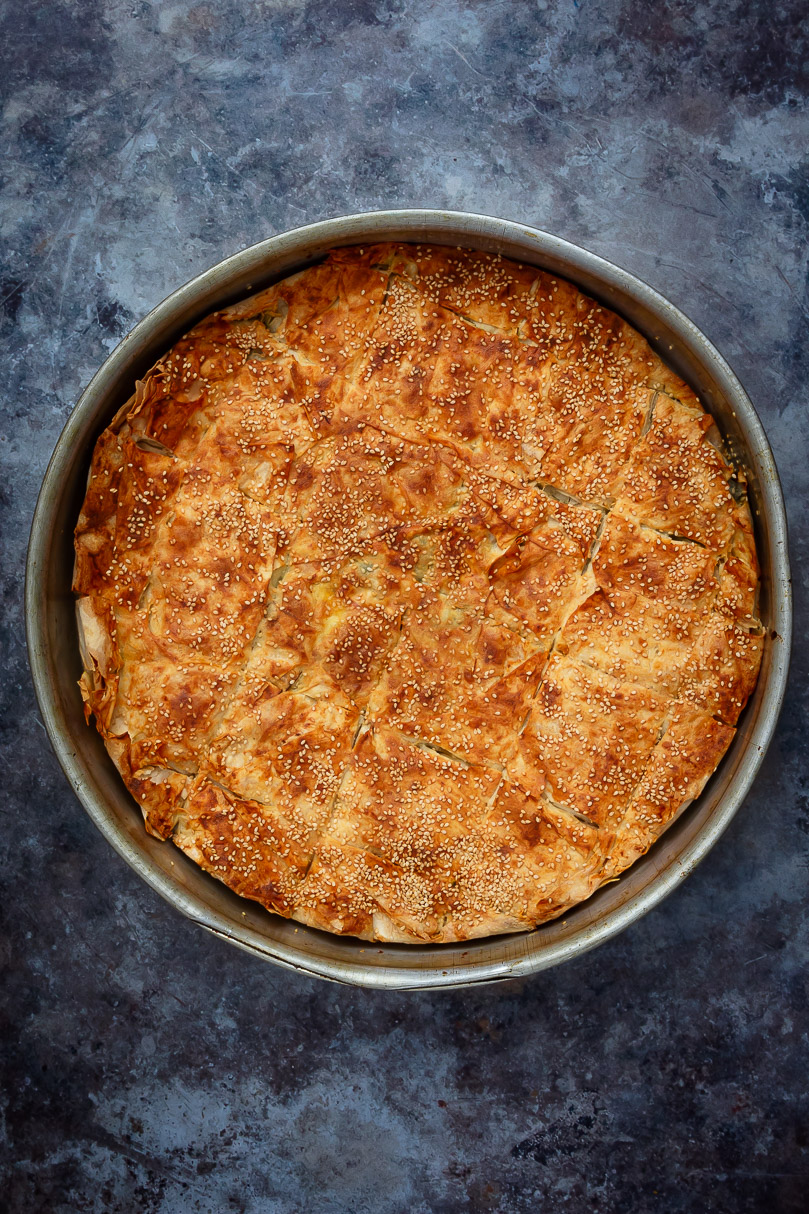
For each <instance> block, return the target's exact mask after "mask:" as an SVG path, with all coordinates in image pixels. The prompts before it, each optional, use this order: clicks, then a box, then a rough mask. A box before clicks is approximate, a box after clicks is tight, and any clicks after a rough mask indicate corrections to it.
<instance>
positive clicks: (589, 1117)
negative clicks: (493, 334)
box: [0, 0, 809, 1214]
mask: <svg viewBox="0 0 809 1214" xmlns="http://www.w3.org/2000/svg"><path fill="white" fill-rule="evenodd" d="M805 15H806V7H805V4H804V3H803V0H775V2H774V3H773V4H769V3H756V2H755V0H711V2H702V3H697V4H695V5H692V4H686V3H683V2H680V0H670V2H667V3H665V2H664V3H660V2H658V3H653V4H652V5H651V6H650V5H648V4H647V3H645V2H643V0H601V2H597V0H579V2H578V3H576V2H575V0H571V2H570V3H561V2H560V3H552V2H545V0H538V2H537V3H530V4H529V3H507V2H505V0H491V2H489V3H480V2H475V0H470V3H469V4H467V5H466V6H464V5H463V4H461V3H458V2H456V0H448V2H445V3H440V2H438V0H422V3H421V4H415V3H410V2H409V0H408V2H404V0H344V2H343V3H317V2H316V0H310V2H303V0H265V2H263V3H261V2H258V0H210V2H209V3H200V4H189V3H184V2H179V3H149V2H141V0H126V2H124V0H119V2H115V0H108V2H102V0H50V2H46V3H38V4H27V3H23V2H22V0H18V2H16V3H15V2H13V0H5V3H4V4H3V5H2V6H1V7H0V57H2V62H1V63H0V88H1V89H2V92H3V95H4V96H3V106H4V108H3V111H2V132H1V135H0V138H1V139H2V145H1V146H2V164H1V166H0V173H2V212H0V222H2V241H3V245H2V268H1V269H0V279H2V289H0V304H1V305H2V322H1V327H0V342H2V362H0V366H1V367H2V371H3V383H2V391H1V392H0V430H1V433H0V459H2V465H3V470H2V474H1V475H0V506H1V507H2V560H1V561H0V577H2V595H3V617H2V633H1V634H0V635H1V637H2V646H3V656H2V663H3V665H2V671H3V673H2V676H0V679H1V680H2V686H1V687H0V697H1V699H0V704H1V707H0V713H1V717H0V719H1V721H2V734H1V735H0V741H1V742H2V764H3V770H2V774H0V788H2V804H1V805H0V808H1V809H2V818H1V819H0V820H2V823H3V827H4V834H3V847H2V879H3V885H4V891H5V892H4V894H3V898H2V913H3V916H4V920H5V928H4V933H3V938H2V950H3V968H4V977H3V989H2V998H3V1020H4V1023H3V1025H2V1056H3V1073H4V1082H3V1085H2V1103H3V1113H4V1125H5V1128H4V1138H3V1142H4V1146H3V1151H4V1157H3V1163H2V1176H1V1177H0V1206H2V1208H4V1209H5V1208H7V1209H9V1210H12V1211H31V1210H36V1211H39V1210H48V1211H55V1212H57V1214H62V1212H65V1214H67V1212H68V1211H70V1212H72V1211H76V1210H92V1211H96V1210H97V1211H126V1212H127V1214H128V1212H129V1211H133V1210H138V1211H148V1212H154V1214H185V1211H192V1210H200V1211H208V1210H210V1211H227V1210H233V1211H245V1212H246V1211H250V1212H253V1211H256V1212H259V1211H260V1212H264V1211H267V1212H273V1214H275V1212H283V1214H286V1212H288V1211H289V1212H297V1211H304V1210H307V1211H308V1210H315V1211H317V1212H327V1214H344V1212H345V1214H348V1212H352V1214H366V1212H368V1214H404V1212H409V1211H429V1212H432V1211H440V1212H446V1214H450V1212H453V1214H454V1212H455V1211H546V1210H551V1211H555V1210H569V1211H573V1212H575V1214H578V1212H579V1211H589V1210H598V1211H600V1212H607V1211H621V1212H625V1211H629V1212H633V1211H637V1212H644V1211H648V1210H664V1211H703V1210H706V1209H709V1208H710V1209H713V1210H719V1211H758V1210H762V1209H768V1210H776V1211H782V1210H783V1211H799V1210H800V1211H802V1210H805V1209H806V1208H807V1204H809V1199H808V1198H807V1193H809V1095H808V1094H807V1071H808V1070H809V1066H808V1064H809V1049H807V1030H808V1029H809V1015H808V1014H807V994H808V993H809V989H808V987H809V984H808V981H807V968H806V967H807V960H808V959H809V941H808V940H807V924H808V923H809V915H808V914H807V884H808V883H809V793H808V792H807V755H809V745H808V744H807V725H808V724H809V722H808V721H807V708H808V707H809V700H808V697H807V682H806V676H807V656H808V655H807V642H806V636H805V634H806V628H807V624H809V615H808V614H807V582H806V572H805V571H806V567H807V555H809V554H807V523H808V522H809V518H807V483H808V482H809V476H808V475H807V433H809V419H808V418H807V388H806V384H807V378H809V357H808V356H807V343H806V332H807V293H806V283H807V273H806V272H807V228H808V227H809V174H808V173H807V166H808V165H809V159H808V157H809V123H808V122H807V79H806V68H807V61H808V60H809V42H808V40H807V28H806V23H805ZM802 18H803V19H804V24H803V27H802V26H801V20H802ZM408 204H411V205H437V206H441V207H445V206H451V207H458V208H468V209H471V210H477V211H485V212H490V213H494V214H498V215H505V216H507V217H510V218H518V219H523V220H525V221H527V222H529V223H532V224H535V225H537V226H539V227H543V228H548V229H550V230H552V231H555V232H557V233H559V234H560V235H562V236H565V237H568V238H571V239H573V240H575V241H578V242H580V243H581V244H584V245H585V246H586V247H588V248H590V249H592V250H594V251H596V252H598V253H601V254H604V255H605V256H607V257H609V258H611V259H613V260H615V261H617V262H618V263H619V264H621V265H624V266H626V267H628V268H629V269H631V270H633V271H635V272H636V273H638V274H639V275H641V277H643V278H645V279H647V280H648V281H649V282H651V283H652V284H653V285H654V286H655V287H657V288H659V289H660V290H661V291H663V292H664V293H665V294H667V295H668V296H669V297H670V298H671V299H673V300H674V302H675V303H677V304H679V305H680V306H681V307H682V308H683V309H684V310H685V311H686V312H687V313H688V314H689V315H690V316H691V317H692V318H693V319H694V320H695V321H696V323H697V324H698V325H700V326H701V327H702V328H703V329H704V330H705V331H706V332H707V334H708V335H709V336H710V337H711V338H712V339H713V340H714V341H715V342H716V344H717V345H718V346H719V348H720V350H721V351H722V352H723V353H724V354H725V355H726V357H727V358H728V359H729V361H730V362H731V364H732V366H733V367H734V368H735V369H736V371H737V372H738V374H739V375H740V377H741V379H742V381H743V382H744V384H745V385H746V387H747V389H748V391H749V392H750V394H751V396H752V398H753V401H754V403H755V404H756V406H757V408H758V409H759V411H760V413H761V416H762V418H763V420H764V422H765V425H766V429H767V432H768V435H769V438H770V440H771V442H772V445H773V447H774V449H775V454H776V458H777V460H778V464H779V467H780V470H781V474H782V477H783V480H784V485H785V489H786V493H787V499H788V505H789V511H790V522H791V527H792V552H793V559H794V563H795V574H796V595H797V621H798V623H797V636H796V641H797V644H796V654H795V661H794V669H793V678H792V685H791V692H790V695H789V701H788V705H787V708H786V711H785V713H784V715H783V719H782V723H781V726H780V729H779V733H778V737H777V740H776V742H775V744H774V745H773V747H772V749H771V751H770V754H769V756H768V758H767V760H766V763H765V766H764V769H763V771H762V773H761V775H760V777H759V779H758V781H757V783H756V786H755V789H754V791H753V793H752V795H751V796H750V797H749V799H748V801H747V803H746V805H745V807H744V809H743V810H742V811H741V812H740V814H739V815H738V817H737V819H736V820H735V822H734V823H733V825H732V827H731V829H730V830H729V831H728V833H727V835H726V836H725V837H724V838H723V839H722V841H721V843H720V844H719V845H718V846H717V847H716V849H715V850H714V852H713V853H712V854H711V856H710V857H709V859H708V860H707V861H706V862H705V863H704V864H703V865H702V866H701V867H700V868H699V870H698V871H697V872H696V873H695V874H694V875H693V876H691V877H690V879H689V880H688V881H687V882H686V884H685V885H684V886H683V887H682V888H681V889H680V890H679V892H678V893H677V894H675V895H674V896H673V897H672V898H670V899H669V900H668V902H666V903H664V904H663V905H662V906H661V907H659V908H658V909H657V910H656V911H654V912H653V913H652V914H651V915H649V916H648V917H647V918H646V919H645V920H643V921H642V922H641V923H639V924H638V925H636V926H635V927H633V928H632V929H631V930H630V931H628V932H626V933H625V934H624V935H623V936H622V937H620V938H619V939H617V940H614V941H612V942H611V943H610V944H608V945H606V946H604V947H602V948H601V949H600V950H598V951H597V952H595V953H591V954H589V955H588V956H586V957H584V958H583V959H582V960H580V961H578V962H577V963H575V964H570V965H568V966H566V967H563V968H560V969H558V970H556V971H552V972H549V973H545V974H542V975H540V976H538V977H537V978H536V979H534V980H533V981H528V982H523V983H520V984H518V985H514V984H512V985H504V986H499V987H494V988H486V989H477V990H473V991H471V992H470V993H454V994H451V993H445V994H443V995H440V996H430V995H412V994H411V995H391V994H369V993H364V992H362V991H356V990H351V989H342V988H338V987H333V986H328V985H325V984H323V983H320V982H317V981H315V980H307V979H306V978H303V977H296V976H293V975H290V974H288V973H284V972H282V971H280V970H277V969H274V968H272V967H271V966H269V965H266V964H261V963H260V962H258V961H255V960H253V959H251V958H249V957H247V956H245V955H242V954H240V953H238V952H236V951H235V950H234V949H232V948H230V947H229V946H228V945H226V944H225V943H222V942H220V941H218V940H215V939H214V938H212V937H208V936H207V935H205V934H203V932H202V931H201V930H200V929H198V928H196V927H193V926H192V925H191V924H190V923H187V922H185V921H184V920H183V919H181V918H180V917H179V916H178V915H177V914H176V913H175V912H173V911H172V910H171V909H170V908H169V907H167V906H166V905H164V904H163V903H162V902H161V901H160V900H159V899H158V898H157V896H156V895H155V894H153V893H152V892H151V891H150V890H149V889H148V888H146V887H145V886H144V885H143V884H141V883H140V881H139V880H138V879H137V878H136V877H135V876H134V875H133V873H131V872H130V870H129V869H128V868H127V867H126V866H125V865H124V863H123V862H122V861H121V860H119V859H118V858H117V856H116V855H115V854H114V853H113V852H112V851H111V849H110V848H109V846H108V845H107V844H106V843H105V842H104V840H103V839H102V838H101V836H100V835H99V834H98V833H97V832H96V830H95V828H94V827H93V826H92V825H91V823H90V821H89V819H88V818H87V817H86V816H85V814H84V812H83V810H82V809H81V807H80V806H79V804H78V802H77V801H76V799H75V798H74V796H73V795H72V793H71V792H70V790H69V788H68V786H67V784H66V781H65V779H64V778H63V776H62V774H61V772H60V771H59V769H58V767H57V764H56V761H55V760H54V758H53V756H52V754H51V751H50V748H49V745H48V742H47V739H46V737H45V734H44V732H43V729H42V726H41V724H40V723H39V721H38V718H37V712H36V709H35V706H34V699H33V694H32V690H31V686H30V681H29V677H28V672H27V664H26V657H25V643H24V635H23V623H22V612H21V601H22V584H23V563H24V555H25V544H26V539H27V533H28V527H29V522H30V517H31V512H32V509H33V506H34V500H35V496H36V492H37V488H38V485H39V481H40V479H41V476H42V473H43V471H44V468H45V464H46V462H47V459H48V456H49V454H50V452H51V449H52V447H53V444H54V442H55V441H56V438H57V436H58V434H59V431H60V429H61V427H62V425H63V423H64V421H65V418H66V417H67V415H68V412H69V410H70V408H71V406H72V405H73V403H74V401H75V400H76V397H77V395H78V393H79V392H80V390H81V388H82V387H83V385H84V384H85V383H86V382H87V380H88V379H89V377H90V375H91V374H92V372H93V370H94V368H96V367H97V366H98V364H99V363H100V362H101V361H102V359H103V358H104V357H105V355H106V354H107V352H108V351H109V350H110V349H111V348H112V347H113V345H114V344H115V343H116V342H117V341H118V339H119V338H120V337H121V336H122V335H123V334H124V333H125V332H126V331H127V329H128V328H129V327H130V326H131V325H132V324H133V323H134V322H135V321H136V320H137V319H138V318H139V317H140V316H142V315H143V314H144V313H145V312H146V311H147V310H148V309H149V308H150V307H151V306H152V305H153V304H154V303H156V302H157V301H158V300H160V299H161V298H162V297H163V296H164V295H166V294H167V293H168V292H169V291H171V290H172V289H173V288H174V287H176V286H178V285H179V284H180V283H182V282H183V281H185V280H186V279H187V278H189V277H190V276H191V275H192V274H194V273H196V272H197V271H199V270H202V269H203V268H205V267H206V266H208V265H210V264H211V263H213V262H215V261H217V260H218V259H219V258H221V257H222V256H224V255H225V254H228V253H231V252H233V251H234V250H236V249H238V248H239V247H240V246H243V245H245V244H248V243H252V242H253V241H256V240H258V239H260V238H262V237H265V236H268V235H270V234H272V233H274V232H277V231H281V230H283V229H284V228H287V227H291V226H295V225H297V224H299V223H302V222H305V221H308V220H314V219H318V218H322V217H326V216H329V215H335V214H339V213H342V212H346V211H354V210H362V209H372V208H375V207H380V206H390V205H408Z"/></svg>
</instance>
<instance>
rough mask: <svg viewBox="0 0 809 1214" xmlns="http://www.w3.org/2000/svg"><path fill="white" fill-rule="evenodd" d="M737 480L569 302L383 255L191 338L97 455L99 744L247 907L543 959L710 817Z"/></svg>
mask: <svg viewBox="0 0 809 1214" xmlns="http://www.w3.org/2000/svg"><path fill="white" fill-rule="evenodd" d="M757 582H758V572H757V563H756V554H755V547H754V541H753V531H752V526H751V518H750V512H749V509H748V505H747V501H746V496H745V491H744V481H743V476H742V474H741V473H740V472H738V471H734V470H733V468H732V467H731V466H730V464H729V463H728V460H727V459H726V458H725V456H724V454H723V452H722V448H721V442H720V440H719V435H718V432H717V431H716V427H715V426H714V425H713V423H712V419H711V418H710V416H708V415H707V414H706V413H705V411H704V410H703V408H702V406H701V405H700V403H699V401H698V400H697V398H696V397H695V396H694V394H693V393H692V392H691V391H690V389H689V388H688V387H687V386H686V385H685V384H684V383H683V382H682V381H681V380H680V379H678V378H677V376H675V375H674V374H673V373H672V372H671V371H670V370H668V369H667V367H666V366H665V365H664V364H663V363H662V362H661V360H660V359H659V358H658V357H657V356H656V355H655V354H654V353H653V352H652V350H651V349H650V347H649V345H648V344H647V343H646V341H645V340H644V339H643V338H642V337H641V336H640V335H639V334H638V333H637V332H635V331H634V330H633V329H632V328H631V327H630V326H629V325H628V324H626V323H625V322H624V321H623V320H621V319H620V318H619V317H618V316H616V315H614V314H613V313H611V312H609V311H607V310H605V309H604V308H603V307H601V306H599V305H598V304H596V303H595V302H594V301H593V300H591V299H589V298H587V297H586V296H585V295H583V294H581V293H580V292H579V291H578V290H577V289H576V288H574V287H573V286H572V285H571V284H569V283H567V282H565V281H563V280H561V279H554V278H551V277H549V276H548V275H547V274H545V273H540V272H538V271H537V270H536V269H534V268H531V267H529V266H524V265H518V264H516V263H514V262H511V261H507V260H504V259H502V258H500V257H497V256H493V255H488V254H483V253H477V252H473V251H470V250H463V249H457V250H456V249H447V248H443V247H442V248H437V247H427V246H414V245H393V244H386V245H378V246H374V247H366V248H359V247H356V248H347V249H340V250H337V251H335V252H333V253H332V254H331V255H330V256H329V257H328V258H327V259H326V260H325V261H323V262H322V263H320V264H317V265H314V266H312V267H310V268H309V269H306V270H304V271H303V272H301V273H299V274H297V275H295V276H294V277H291V278H288V279H286V280H285V281H283V282H280V283H278V284H276V285H275V286H273V287H271V288H270V289H269V290H266V291H264V292H262V293H261V294H259V295H257V296H255V297H253V298H251V299H248V300H246V301H245V302H243V303H240V304H238V305H236V306H235V307H230V308H227V309H225V310H224V311H221V312H218V313H215V314H214V315H213V316H210V317H208V318H207V319H206V320H204V321H202V322H201V323H200V324H199V325H197V326H196V327H195V328H194V329H193V330H192V331H191V332H190V333H189V334H188V335H187V336H186V337H184V338H183V339H182V340H181V341H179V342H178V343H177V345H175V346H174V348H173V349H172V350H171V351H170V352H169V353H168V354H166V356H165V357H164V358H162V359H160V361H159V362H158V363H157V364H156V365H155V366H154V367H153V368H152V370H151V371H150V372H149V373H148V374H147V375H146V376H145V378H144V379H143V381H142V382H139V383H138V384H137V390H136V392H135V395H134V396H133V398H132V399H131V400H130V401H129V402H128V403H127V404H126V406H125V407H124V408H123V409H121V411H120V412H119V414H118V415H117V417H115V419H114V420H113V422H112V424H111V425H110V426H109V427H108V429H106V430H105V431H104V433H103V434H102V435H101V437H100V438H99V440H98V444H97V446H96V449H95V453H94V456H93V461H92V468H91V471H90V476H89V482H88V488H87V496H86V499H85V501H84V505H83V509H82V512H81V517H80V519H79V523H78V526H77V528H76V566H75V587H74V588H75V592H76V594H77V596H78V618H79V625H80V629H79V631H80V638H81V651H82V656H83V664H84V675H83V677H82V680H81V689H82V694H83V696H84V700H85V706H86V713H87V717H88V720H89V718H90V716H91V715H92V716H94V717H95V722H96V725H97V727H98V730H99V731H100V733H101V735H102V737H103V739H104V742H105V744H106V747H107V750H108V751H109V753H110V755H111V757H112V759H113V760H114V762H115V764H116V766H117V768H118V770H119V772H120V773H121V776H122V777H123V779H124V781H125V783H126V785H127V787H128V788H129V790H130V791H131V793H132V795H133V796H134V798H135V799H136V801H137V802H138V804H139V805H140V806H141V808H142V811H143V814H144V817H145V821H146V827H147V829H148V830H149V831H150V832H151V833H152V834H154V835H157V836H159V837H161V838H164V839H172V840H173V842H174V843H175V844H176V845H177V846H178V847H180V848H181V849H182V850H183V851H184V852H185V853H186V854H187V855H188V856H190V857H191V858H192V859H193V860H195V861H196V862H197V863H198V864H199V865H201V866H202V868H204V869H205V870H206V871H207V872H209V873H211V874H213V876H215V877H217V878H219V879H220V880H221V881H223V882H225V883H226V884H227V885H228V886H230V888H231V889H233V890H235V891H236V892H238V893H239V894H242V895H244V896H245V897H247V898H251V899H254V900H256V901H257V902H260V903H261V904H263V905H264V906H265V907H267V908H268V909H269V910H272V911H274V912H277V913H278V914H280V915H284V916H288V917H292V918H294V919H297V920H299V921H300V922H302V923H306V924H310V925H313V926H315V927H319V928H325V929H326V930H328V931H331V932H338V933H347V934H351V935H354V936H360V937H363V938H365V939H376V940H387V941H410V942H424V941H434V942H441V941H453V940H464V939H467V938H470V937H474V936H483V935H487V934H492V933H498V932H514V931H520V930H524V929H528V928H531V927H534V926H535V925H537V924H540V923H542V922H543V921H545V920H547V919H550V918H552V917H554V916H557V915H559V914H561V913H563V912H564V911H566V910H567V909H568V908H570V907H572V906H573V905H574V904H576V903H578V902H580V901H581V900H582V899H584V898H587V897H588V896H589V895H590V894H591V893H592V892H593V891H594V890H596V889H597V888H598V887H599V886H600V885H602V884H603V883H604V882H605V881H609V880H611V879H614V878H615V877H617V876H618V875H619V874H620V873H622V872H623V871H624V870H625V869H626V868H627V866H628V865H630V864H631V863H632V862H633V861H634V860H635V859H636V858H637V857H639V856H641V855H642V854H643V853H644V852H646V851H647V849H648V848H649V847H650V846H651V844H652V843H653V842H654V841H655V839H656V838H657V837H658V836H659V835H660V834H661V832H662V831H663V830H665V828H666V826H667V825H668V824H669V823H670V822H671V821H672V820H673V818H674V817H675V816H676V815H677V813H678V812H679V811H680V810H681V809H682V808H683V807H685V806H686V805H688V804H689V803H690V802H691V801H692V800H693V799H694V798H695V797H696V796H697V795H698V793H699V792H700V791H701V789H702V788H703V786H704V784H705V782H706V780H707V779H708V778H709V776H710V775H711V773H712V772H713V771H714V769H715V768H716V766H717V763H718V762H719V760H720V758H721V757H722V755H723V754H724V752H725V750H726V749H727V747H728V745H729V743H730V740H731V738H732V737H733V733H734V726H735V724H736V722H737V719H738V716H739V713H740V711H741V710H742V708H743V706H744V704H745V701H746V700H747V699H748V697H749V695H750V692H751V690H752V689H753V686H754V684H755V680H756V676H757V673H758V667H759V662H760V656H761V645H762V628H761V625H760V623H759V621H758V619H757V618H756V591H757Z"/></svg>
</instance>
